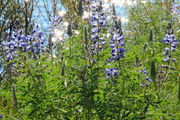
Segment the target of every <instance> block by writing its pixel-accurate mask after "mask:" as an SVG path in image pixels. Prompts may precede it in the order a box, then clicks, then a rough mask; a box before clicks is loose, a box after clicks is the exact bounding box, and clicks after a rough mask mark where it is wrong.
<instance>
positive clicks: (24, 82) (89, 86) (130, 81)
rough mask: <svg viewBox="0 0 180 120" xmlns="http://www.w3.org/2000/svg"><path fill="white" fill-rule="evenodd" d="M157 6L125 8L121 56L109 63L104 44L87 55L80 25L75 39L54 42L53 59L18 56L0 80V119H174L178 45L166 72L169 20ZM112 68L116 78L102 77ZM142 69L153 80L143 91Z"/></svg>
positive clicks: (86, 36)
mask: <svg viewBox="0 0 180 120" xmlns="http://www.w3.org/2000/svg"><path fill="white" fill-rule="evenodd" d="M161 4H162V3H157V4H155V3H147V4H142V3H139V4H138V6H135V7H133V8H129V11H130V15H131V16H130V21H129V23H128V25H129V26H127V28H126V29H125V30H124V31H126V30H129V29H130V30H131V31H132V32H131V36H130V37H128V36H125V34H124V36H125V44H126V46H125V49H126V53H125V54H126V56H125V58H123V59H120V60H119V61H116V62H114V63H112V64H110V65H109V64H107V62H106V59H107V58H109V57H110V56H111V54H110V48H109V45H107V46H106V47H104V48H103V51H102V52H99V53H98V55H92V56H91V55H90V54H89V51H90V50H89V48H90V45H91V41H90V40H89V36H90V34H89V31H90V29H91V28H90V26H88V25H87V24H86V22H85V21H83V22H82V25H81V26H79V31H80V34H79V35H73V36H71V37H69V38H68V39H67V40H66V41H65V42H64V43H63V44H57V46H56V47H57V49H56V52H55V56H51V55H50V54H49V53H45V52H44V53H43V54H41V56H39V58H38V59H34V58H32V57H29V56H31V53H19V57H17V59H15V60H14V61H13V62H14V63H15V64H14V68H13V69H14V70H15V72H14V73H12V74H10V75H9V76H10V77H8V79H4V80H0V115H2V116H3V119H7V120H11V119H12V120H16V119H18V120H135V119H145V120H156V119H157V120H178V119H179V118H180V113H179V111H180V104H179V102H180V100H179V99H180V98H178V95H179V96H180V90H179V88H178V84H177V83H178V82H179V84H180V80H179V62H178V61H179V60H180V59H179V58H178V57H179V56H178V55H179V54H178V52H179V47H178V48H177V51H175V52H174V53H173V54H172V56H173V57H174V58H176V59H177V62H174V63H173V62H170V63H169V64H168V65H169V67H172V68H175V69H168V70H167V71H166V69H164V68H163V67H162V66H163V65H164V64H165V63H163V62H162V58H163V49H164V47H165V45H164V43H162V42H161V39H162V38H163V35H164V31H165V25H167V24H165V23H168V21H167V20H168V19H169V18H170V16H168V15H169V13H168V11H166V10H162V9H160V7H163V8H164V7H165V8H164V9H167V8H166V7H167V6H162V5H161ZM146 13H147V14H146ZM149 20H150V21H149ZM160 20H163V21H165V22H161V21H160ZM159 22H160V23H159ZM175 23H176V22H174V25H175ZM132 25H135V28H133V27H132ZM175 28H176V25H175ZM104 31H105V30H104ZM104 31H103V32H104ZM134 31H135V32H137V33H134ZM125 33H126V32H125ZM149 33H150V34H149ZM105 34H107V33H105ZM176 34H177V32H176ZM106 41H107V43H108V42H109V40H108V39H106ZM145 43H146V44H145ZM6 64H9V63H6ZM117 66H118V67H119V69H118V73H119V77H118V78H117V79H115V78H111V79H106V77H105V73H104V70H105V68H111V67H117ZM144 68H146V69H147V72H148V73H149V74H148V75H149V76H151V79H152V81H153V82H151V83H150V84H149V85H148V86H144V87H142V86H140V85H141V84H146V83H147V80H146V76H144V75H143V74H142V73H140V72H139V71H140V70H142V69H144ZM158 71H163V72H164V71H166V72H165V73H162V74H161V73H160V72H158ZM167 73H168V74H169V75H168V74H167ZM114 82H116V84H113V83H114ZM179 86H180V85H179Z"/></svg>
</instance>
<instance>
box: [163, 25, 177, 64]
mask: <svg viewBox="0 0 180 120" xmlns="http://www.w3.org/2000/svg"><path fill="white" fill-rule="evenodd" d="M169 25H171V24H169ZM162 42H164V43H166V45H167V47H166V48H165V49H164V56H166V58H164V59H163V60H162V61H163V62H169V61H170V60H171V58H170V57H171V53H172V51H175V50H176V47H177V45H178V40H177V39H176V37H175V35H174V34H173V30H171V31H166V35H165V37H164V39H163V40H162ZM172 59H173V58H172Z"/></svg>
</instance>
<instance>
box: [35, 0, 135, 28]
mask: <svg viewBox="0 0 180 120" xmlns="http://www.w3.org/2000/svg"><path fill="white" fill-rule="evenodd" d="M47 1H48V0H47ZM103 1H104V5H105V6H106V5H108V3H109V2H111V3H114V4H115V7H116V12H117V14H118V16H120V17H121V20H122V23H126V22H128V19H127V13H126V11H125V9H124V8H123V6H124V5H133V4H135V2H132V1H131V0H103ZM48 4H49V3H48ZM38 7H39V8H38ZM38 7H37V8H36V9H35V12H34V14H35V15H34V18H35V19H36V21H35V22H36V24H38V25H39V26H40V27H41V29H43V31H46V30H47V28H48V24H49V23H48V22H47V21H48V18H47V15H46V10H45V8H44V6H43V0H40V1H39V3H38ZM62 10H63V9H62Z"/></svg>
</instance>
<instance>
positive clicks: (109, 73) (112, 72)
mask: <svg viewBox="0 0 180 120" xmlns="http://www.w3.org/2000/svg"><path fill="white" fill-rule="evenodd" d="M105 73H106V78H107V79H109V78H112V77H118V68H107V69H105Z"/></svg>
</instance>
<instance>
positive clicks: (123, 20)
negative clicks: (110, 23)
mask: <svg viewBox="0 0 180 120" xmlns="http://www.w3.org/2000/svg"><path fill="white" fill-rule="evenodd" d="M128 21H129V19H128V18H127V17H122V18H121V22H122V23H127V22H128Z"/></svg>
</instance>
